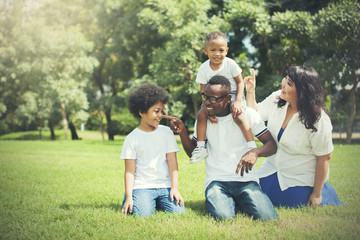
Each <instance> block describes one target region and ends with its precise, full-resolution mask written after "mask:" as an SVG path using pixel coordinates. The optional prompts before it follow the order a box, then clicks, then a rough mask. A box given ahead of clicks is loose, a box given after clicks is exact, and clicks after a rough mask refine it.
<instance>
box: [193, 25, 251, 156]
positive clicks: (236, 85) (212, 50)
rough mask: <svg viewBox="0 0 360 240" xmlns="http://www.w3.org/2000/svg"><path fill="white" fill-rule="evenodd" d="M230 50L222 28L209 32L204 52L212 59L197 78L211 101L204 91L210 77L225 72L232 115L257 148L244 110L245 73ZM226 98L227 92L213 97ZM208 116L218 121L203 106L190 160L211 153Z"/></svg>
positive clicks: (199, 114) (201, 69) (200, 69)
mask: <svg viewBox="0 0 360 240" xmlns="http://www.w3.org/2000/svg"><path fill="white" fill-rule="evenodd" d="M228 50H229V48H228V46H227V38H226V35H225V34H224V33H222V32H219V31H215V32H211V33H209V34H208V35H207V36H206V41H205V47H204V52H205V54H206V55H207V56H208V57H209V59H208V60H207V61H205V62H204V63H203V64H201V66H200V68H199V71H198V74H197V77H196V82H198V83H200V87H201V94H202V96H201V97H202V100H203V101H207V99H208V98H207V96H204V94H203V92H204V89H205V85H206V83H207V82H208V81H209V79H210V78H212V77H213V76H215V75H221V76H224V77H226V78H227V79H229V81H230V83H231V95H232V99H231V102H232V107H231V112H232V116H233V118H234V120H235V122H236V124H237V125H238V126H239V127H240V129H241V131H242V133H243V134H244V137H245V139H246V142H247V144H248V149H251V148H256V144H255V141H254V136H253V134H252V132H251V129H250V126H249V124H248V122H247V121H246V118H245V116H244V114H241V113H242V110H241V108H242V104H243V103H244V104H245V102H243V93H244V81H243V79H242V76H241V72H242V70H241V68H240V67H239V66H238V65H237V63H236V62H235V61H234V60H232V59H230V58H228V57H226V54H227V53H228ZM222 100H223V96H219V97H218V98H217V99H209V101H210V102H211V103H213V104H214V103H216V102H218V101H222ZM208 118H209V120H210V121H211V122H212V123H217V120H216V117H215V116H207V114H206V111H205V110H204V106H203V107H202V108H201V109H200V111H199V113H198V116H197V126H196V129H197V137H198V138H197V147H196V148H195V149H194V151H193V152H192V155H191V157H190V163H196V162H199V161H201V159H203V158H204V157H206V156H207V155H208V153H207V149H206V147H205V135H206V128H207V127H206V124H207V119H208Z"/></svg>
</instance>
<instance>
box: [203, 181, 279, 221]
mask: <svg viewBox="0 0 360 240" xmlns="http://www.w3.org/2000/svg"><path fill="white" fill-rule="evenodd" d="M205 197H206V201H205V204H206V210H207V211H208V213H209V214H210V215H211V216H212V217H214V218H215V219H219V220H224V219H230V218H234V217H235V207H236V208H237V209H239V210H240V211H241V212H243V213H245V214H247V215H249V216H251V217H253V218H254V219H261V220H263V221H265V220H270V219H275V218H277V213H276V211H275V209H274V207H273V205H272V203H271V201H270V199H269V198H268V196H267V195H266V194H265V193H264V192H263V191H262V190H261V188H260V186H259V184H257V183H256V182H220V181H213V182H211V183H210V184H209V186H208V187H207V188H206V190H205Z"/></svg>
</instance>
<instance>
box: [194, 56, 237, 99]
mask: <svg viewBox="0 0 360 240" xmlns="http://www.w3.org/2000/svg"><path fill="white" fill-rule="evenodd" d="M241 72H242V70H241V68H240V67H239V65H238V64H237V63H236V62H235V61H234V60H233V59H231V58H228V57H225V58H224V61H223V63H222V64H221V67H220V68H219V69H218V70H216V71H214V70H212V69H211V67H210V59H208V60H206V61H205V62H203V63H202V64H201V65H200V67H199V70H198V73H197V76H196V80H195V81H196V82H198V83H201V84H207V83H208V81H209V80H210V79H211V78H212V77H213V76H215V75H220V76H224V77H226V78H227V79H229V81H230V85H231V91H232V92H234V91H237V89H236V82H235V80H234V77H237V76H239V75H240V74H241Z"/></svg>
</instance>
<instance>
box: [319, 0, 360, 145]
mask: <svg viewBox="0 0 360 240" xmlns="http://www.w3.org/2000/svg"><path fill="white" fill-rule="evenodd" d="M359 39H360V4H359V3H358V2H357V1H348V0H346V1H342V2H341V3H336V4H330V5H329V6H328V7H327V8H324V9H323V10H321V11H319V13H318V14H316V15H315V17H314V30H313V40H314V42H315V44H316V45H317V46H319V48H320V49H321V51H322V54H323V55H324V56H325V57H326V58H329V59H334V60H335V59H336V60H337V61H336V62H337V63H338V64H339V65H340V67H341V68H339V67H337V68H332V69H329V68H328V70H329V72H330V73H331V75H332V77H331V78H328V79H327V81H328V82H329V83H330V84H331V83H334V82H335V84H336V85H338V86H339V85H340V86H341V87H343V88H344V87H345V86H346V85H349V86H351V90H350V101H349V105H350V111H349V112H348V113H347V117H348V122H347V131H346V142H347V143H350V142H351V136H352V126H353V123H354V117H355V115H356V109H357V101H356V93H357V91H358V88H359V86H358V84H359V70H360V68H359V62H360V48H359Z"/></svg>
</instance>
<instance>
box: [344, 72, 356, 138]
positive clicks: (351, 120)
mask: <svg viewBox="0 0 360 240" xmlns="http://www.w3.org/2000/svg"><path fill="white" fill-rule="evenodd" d="M352 74H353V76H354V82H353V87H352V88H351V92H350V99H351V100H350V101H351V110H350V114H349V120H348V124H347V130H346V143H348V144H349V143H351V137H352V131H353V124H354V118H355V114H356V89H357V85H358V83H359V78H358V77H357V75H356V72H355V69H354V68H353V69H352Z"/></svg>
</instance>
